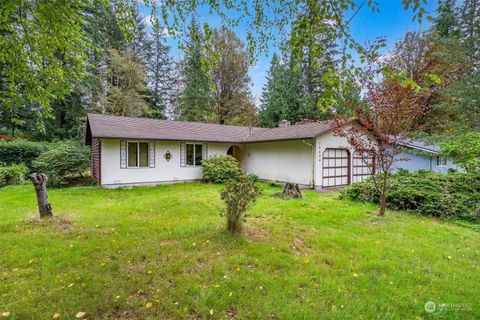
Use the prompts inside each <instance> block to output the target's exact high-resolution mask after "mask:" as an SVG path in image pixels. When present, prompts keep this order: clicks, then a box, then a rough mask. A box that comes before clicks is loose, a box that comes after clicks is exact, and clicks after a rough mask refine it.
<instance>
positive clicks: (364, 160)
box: [353, 151, 375, 183]
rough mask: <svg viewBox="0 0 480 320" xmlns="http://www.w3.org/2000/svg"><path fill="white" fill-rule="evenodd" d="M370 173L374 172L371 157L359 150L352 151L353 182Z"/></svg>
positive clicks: (368, 175) (365, 177)
mask: <svg viewBox="0 0 480 320" xmlns="http://www.w3.org/2000/svg"><path fill="white" fill-rule="evenodd" d="M372 173H375V162H374V161H373V158H372V157H370V156H368V155H365V154H362V153H361V152H360V151H355V152H354V153H353V183H355V182H360V181H363V180H365V179H367V178H368V177H370V176H371V175H372Z"/></svg>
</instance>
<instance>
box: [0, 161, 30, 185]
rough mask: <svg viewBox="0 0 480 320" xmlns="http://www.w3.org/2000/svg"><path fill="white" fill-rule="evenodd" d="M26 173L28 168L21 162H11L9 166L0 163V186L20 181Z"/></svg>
mask: <svg viewBox="0 0 480 320" xmlns="http://www.w3.org/2000/svg"><path fill="white" fill-rule="evenodd" d="M27 173H28V168H27V167H25V166H24V165H22V164H11V165H9V166H7V165H1V164H0V187H3V186H5V185H7V184H16V183H19V182H22V181H23V180H24V179H25V176H26V174H27Z"/></svg>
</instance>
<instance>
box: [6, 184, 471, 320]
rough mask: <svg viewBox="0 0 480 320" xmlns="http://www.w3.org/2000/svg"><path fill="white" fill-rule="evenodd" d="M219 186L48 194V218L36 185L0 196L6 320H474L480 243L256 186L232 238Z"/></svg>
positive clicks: (449, 228) (462, 232) (408, 218)
mask: <svg viewBox="0 0 480 320" xmlns="http://www.w3.org/2000/svg"><path fill="white" fill-rule="evenodd" d="M220 188H221V186H218V185H208V184H200V183H191V184H177V185H168V186H158V187H141V188H134V189H123V190H121V189H117V190H105V189H100V188H91V187H89V188H87V187H84V188H70V189H56V190H50V193H49V196H50V202H51V203H52V206H53V208H54V214H55V215H56V216H57V217H59V219H55V220H52V221H42V222H38V221H36V220H34V219H35V218H36V217H37V214H36V202H35V195H34V190H33V188H32V187H31V186H28V185H25V186H14V187H6V188H4V189H1V190H0V253H1V254H0V319H2V316H1V315H2V313H4V315H6V314H8V316H6V317H4V318H5V319H7V318H12V319H52V317H53V316H54V315H55V314H58V315H60V316H59V319H72V318H75V315H76V314H77V312H80V311H83V312H85V313H86V315H85V316H84V318H89V319H119V318H120V319H132V318H138V319H172V318H173V319H176V318H195V319H198V318H214V319H225V318H231V319H269V318H270V319H320V318H322V319H421V318H425V319H430V318H435V317H436V318H438V317H439V316H443V317H444V318H453V319H455V318H456V319H475V318H480V296H479V295H478V293H479V283H480V249H479V248H480V233H478V232H475V231H473V230H472V229H470V228H465V227H462V226H458V225H453V224H450V223H448V222H441V221H438V220H435V219H431V218H425V217H418V216H415V215H413V214H407V213H402V212H388V214H387V217H385V218H379V217H376V216H373V215H372V214H371V212H372V211H374V209H375V207H374V206H372V205H368V204H361V203H355V202H350V201H341V200H338V195H337V194H328V195H325V194H318V193H314V192H308V191H307V192H305V199H303V200H288V201H287V200H280V199H278V198H274V197H272V195H273V194H274V193H275V192H277V191H278V190H279V189H276V188H272V187H270V186H267V185H266V184H262V185H261V188H262V190H263V194H262V196H261V197H260V198H259V200H258V202H257V203H256V205H255V206H254V208H253V210H252V212H251V216H250V217H249V218H248V222H247V234H246V235H245V236H243V237H232V236H230V235H228V234H227V233H226V232H225V231H224V223H225V221H224V218H222V217H220V216H219V215H218V213H219V212H220V210H222V203H221V201H220V199H219V192H218V191H219V189H220ZM427 301H433V302H435V303H436V304H437V311H436V312H434V313H427V312H426V311H425V309H424V305H425V303H426V302H427ZM442 303H447V304H455V305H447V306H446V307H441V306H439V305H440V304H442ZM457 304H466V305H463V306H459V305H457ZM455 308H464V309H465V308H466V309H470V310H454V309H455Z"/></svg>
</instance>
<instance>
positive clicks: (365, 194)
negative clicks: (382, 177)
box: [343, 170, 480, 223]
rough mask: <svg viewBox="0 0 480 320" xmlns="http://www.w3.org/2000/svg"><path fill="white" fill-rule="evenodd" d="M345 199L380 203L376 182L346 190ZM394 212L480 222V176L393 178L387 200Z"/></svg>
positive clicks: (426, 174)
mask: <svg viewBox="0 0 480 320" xmlns="http://www.w3.org/2000/svg"><path fill="white" fill-rule="evenodd" d="M343 196H344V197H348V198H350V199H353V200H360V201H369V202H375V203H378V201H379V196H378V193H377V191H376V189H375V186H374V185H373V181H372V179H371V178H370V179H367V180H365V181H362V182H359V183H355V184H353V185H351V186H350V187H348V188H347V189H345V190H344V193H343ZM387 206H388V207H389V208H391V209H397V210H407V211H413V212H416V213H418V214H421V215H428V216H434V217H439V218H442V219H461V220H466V221H470V222H476V223H478V222H480V174H479V173H468V174H467V173H458V172H457V173H449V174H440V173H433V172H430V171H417V172H411V173H409V172H408V171H405V170H402V171H400V172H398V173H396V174H393V175H392V179H391V186H390V190H389V193H388V197H387Z"/></svg>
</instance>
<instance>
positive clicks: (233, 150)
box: [227, 145, 243, 163]
mask: <svg viewBox="0 0 480 320" xmlns="http://www.w3.org/2000/svg"><path fill="white" fill-rule="evenodd" d="M227 154H228V155H230V156H232V157H234V158H235V159H237V161H238V162H240V163H241V161H242V157H243V151H242V149H241V148H240V147H239V146H235V145H233V146H230V148H228V150H227Z"/></svg>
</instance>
